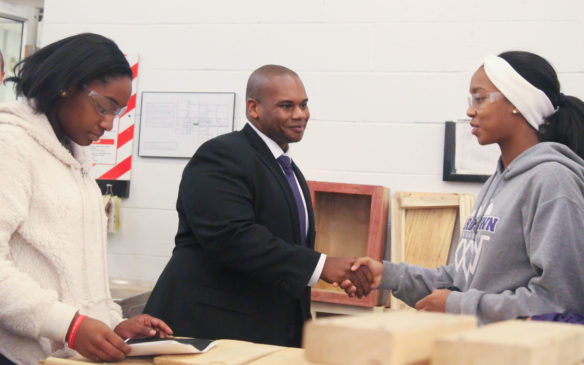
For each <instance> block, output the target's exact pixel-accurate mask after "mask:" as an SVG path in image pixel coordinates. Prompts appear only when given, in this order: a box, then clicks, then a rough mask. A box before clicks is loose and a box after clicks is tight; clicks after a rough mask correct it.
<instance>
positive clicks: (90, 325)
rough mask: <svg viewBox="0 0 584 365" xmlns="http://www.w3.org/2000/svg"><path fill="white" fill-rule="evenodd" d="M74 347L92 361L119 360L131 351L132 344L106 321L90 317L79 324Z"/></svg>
mask: <svg viewBox="0 0 584 365" xmlns="http://www.w3.org/2000/svg"><path fill="white" fill-rule="evenodd" d="M73 347H74V348H75V350H76V351H77V352H79V353H80V354H81V355H83V356H85V357H86V358H87V359H89V360H92V361H118V360H122V359H124V358H125V357H126V355H127V354H128V353H130V346H128V345H127V344H126V343H125V342H124V340H122V338H121V337H120V336H118V335H117V334H116V333H115V332H114V331H112V330H111V329H110V328H109V327H108V326H106V325H105V323H103V322H101V321H98V320H96V319H93V318H89V317H87V318H85V319H84V320H83V322H81V325H79V329H78V330H77V334H76V335H75V343H74V344H73Z"/></svg>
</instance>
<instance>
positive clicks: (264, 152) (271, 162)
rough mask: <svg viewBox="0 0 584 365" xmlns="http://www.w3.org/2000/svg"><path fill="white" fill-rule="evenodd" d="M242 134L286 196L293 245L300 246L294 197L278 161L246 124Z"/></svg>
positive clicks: (298, 224) (298, 223)
mask: <svg viewBox="0 0 584 365" xmlns="http://www.w3.org/2000/svg"><path fill="white" fill-rule="evenodd" d="M242 132H243V134H244V135H245V136H246V137H247V139H248V140H249V142H250V144H251V145H252V147H254V149H255V150H256V151H257V154H258V157H259V159H260V160H261V161H262V162H263V163H264V164H265V165H266V167H267V168H268V170H269V171H270V172H271V173H272V175H274V178H275V179H276V181H278V184H279V185H280V188H281V189H282V192H283V194H284V195H285V196H286V202H287V203H288V210H289V212H290V217H292V224H293V225H294V227H295V229H294V243H296V244H300V222H299V221H298V210H297V208H296V201H295V200H294V195H293V194H292V190H291V189H290V185H288V180H286V177H285V176H284V173H283V172H282V168H281V167H280V164H279V163H278V161H276V159H275V158H274V155H273V154H272V152H271V151H270V149H269V148H268V146H266V144H265V143H264V141H262V139H261V138H260V136H258V134H257V133H256V132H255V131H254V130H253V128H252V127H250V126H249V125H247V124H246V125H245V127H243V129H242ZM296 171H298V169H297V168H295V169H294V172H296ZM296 176H297V177H298V175H296ZM302 180H303V182H304V185H306V181H304V177H303V178H302ZM301 186H302V183H301ZM302 192H303V194H305V192H304V186H302ZM305 201H306V204H308V202H309V201H310V195H308V200H307V199H306V195H305ZM307 210H308V209H307ZM311 210H312V209H310V211H311ZM310 215H312V212H310Z"/></svg>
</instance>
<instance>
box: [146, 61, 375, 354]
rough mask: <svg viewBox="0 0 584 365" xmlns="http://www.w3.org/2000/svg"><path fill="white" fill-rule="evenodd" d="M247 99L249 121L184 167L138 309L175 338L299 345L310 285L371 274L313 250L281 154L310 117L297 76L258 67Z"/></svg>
mask: <svg viewBox="0 0 584 365" xmlns="http://www.w3.org/2000/svg"><path fill="white" fill-rule="evenodd" d="M246 101H247V103H246V115H247V118H248V120H249V122H250V123H248V124H247V125H246V126H245V127H244V128H243V129H242V130H241V131H238V132H232V133H229V134H225V135H222V136H219V137H217V138H214V139H212V140H210V141H208V142H206V143H205V144H203V145H202V146H201V147H200V148H199V149H198V151H197V152H196V153H195V155H194V156H193V158H192V159H191V161H190V162H189V163H188V165H187V166H186V168H185V170H184V172H183V176H182V181H181V184H180V188H179V196H178V201H177V210H178V214H179V227H178V233H177V235H176V238H175V243H176V247H175V249H174V251H173V255H172V257H171V259H170V261H169V263H168V265H167V266H166V268H165V269H164V271H163V273H162V275H161V276H160V278H159V280H158V283H157V284H156V287H155V288H154V291H153V292H152V295H151V297H150V299H149V301H148V304H147V305H146V308H145V310H144V312H145V313H150V314H152V315H154V316H156V317H159V318H161V319H162V320H164V321H165V322H166V323H168V325H169V326H170V327H171V328H173V330H174V333H175V335H178V336H180V335H183V336H192V337H203V338H217V339H219V338H231V339H240V340H247V341H253V342H259V343H267V344H275V345H282V346H300V345H301V338H302V326H303V324H304V322H305V321H306V320H307V319H309V318H310V287H311V286H312V285H314V284H315V283H316V282H317V281H318V279H319V278H322V279H323V280H326V281H328V282H341V281H342V279H343V278H345V277H347V276H351V275H354V276H352V281H353V282H357V283H360V284H361V285H360V286H361V287H362V288H360V294H364V293H365V292H367V291H368V287H367V285H368V282H367V280H368V278H366V277H365V275H366V274H367V273H364V272H359V274H354V273H352V272H351V271H350V267H351V264H352V262H353V259H352V258H333V257H326V255H322V254H320V253H318V252H315V251H314V250H313V247H314V239H315V230H314V215H313V211H312V202H311V199H310V192H309V190H308V186H307V185H306V180H305V179H304V176H303V175H302V173H301V172H300V170H299V169H298V167H297V166H296V165H295V164H294V163H293V162H291V160H290V158H289V157H288V156H287V154H288V152H289V148H288V144H289V143H293V142H298V141H300V140H301V139H302V136H303V134H304V130H305V128H306V124H307V122H308V119H309V117H310V113H309V110H308V105H307V103H308V98H307V96H306V92H305V90H304V85H303V84H302V81H301V80H300V78H299V77H298V75H297V74H296V73H295V72H294V71H292V70H290V69H287V68H285V67H282V66H276V65H266V66H263V67H260V68H259V69H257V70H256V71H254V72H253V73H252V75H251V76H250V78H249V80H248V85H247V90H246ZM282 155H283V156H284V157H281V156H282Z"/></svg>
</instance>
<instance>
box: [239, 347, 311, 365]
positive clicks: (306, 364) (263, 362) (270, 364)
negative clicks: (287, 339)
mask: <svg viewBox="0 0 584 365" xmlns="http://www.w3.org/2000/svg"><path fill="white" fill-rule="evenodd" d="M249 365H319V363H316V362H311V361H308V360H306V358H305V357H304V349H297V348H285V349H282V350H280V351H276V352H273V353H271V354H269V355H267V356H264V357H262V358H261V359H259V360H255V361H252V362H250V363H249Z"/></svg>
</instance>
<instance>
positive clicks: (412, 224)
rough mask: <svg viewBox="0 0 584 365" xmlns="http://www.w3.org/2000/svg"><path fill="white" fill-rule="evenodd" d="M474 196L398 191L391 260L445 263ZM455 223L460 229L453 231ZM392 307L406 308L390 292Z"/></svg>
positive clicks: (393, 209)
mask: <svg viewBox="0 0 584 365" xmlns="http://www.w3.org/2000/svg"><path fill="white" fill-rule="evenodd" d="M473 202H474V197H473V196H472V195H469V194H455V193H410V192H397V193H395V196H394V197H393V199H392V203H391V204H392V205H391V261H392V262H396V263H399V262H407V263H409V264H415V265H419V266H423V267H429V268H435V267H438V266H440V265H445V264H446V263H447V261H448V255H449V253H450V248H451V245H452V241H453V239H455V240H456V239H458V236H459V235H460V232H461V230H462V227H464V222H465V221H466V219H467V218H468V216H469V215H470V212H471V210H472V205H473ZM457 224H458V226H459V228H460V230H459V231H457V232H454V229H455V227H456V225H457ZM388 305H389V306H390V307H391V308H392V309H397V310H399V309H407V308H409V307H408V306H407V305H406V304H405V303H403V302H402V301H401V300H399V299H397V298H394V297H393V296H390V298H389V303H388Z"/></svg>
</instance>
